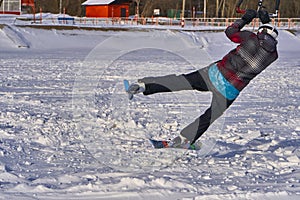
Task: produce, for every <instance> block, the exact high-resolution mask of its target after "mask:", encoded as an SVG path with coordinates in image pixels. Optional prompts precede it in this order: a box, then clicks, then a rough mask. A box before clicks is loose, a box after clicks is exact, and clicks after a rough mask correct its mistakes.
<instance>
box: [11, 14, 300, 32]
mask: <svg viewBox="0 0 300 200" xmlns="http://www.w3.org/2000/svg"><path fill="white" fill-rule="evenodd" d="M236 19H237V18H193V19H192V18H185V20H184V21H182V20H180V19H174V18H165V17H156V18H154V17H153V18H86V17H66V18H64V17H59V18H44V19H40V18H39V19H36V20H35V22H33V20H32V19H26V20H24V19H23V20H16V23H19V21H23V23H25V21H27V22H29V23H30V24H32V23H39V24H45V25H46V24H52V25H69V26H91V27H97V26H116V25H121V26H149V25H157V26H179V27H195V28H197V27H220V28H222V27H226V26H228V25H230V24H231V23H232V22H234V21H235V20H236ZM271 23H272V24H274V25H276V26H277V27H280V28H283V29H300V18H276V19H272V22H271ZM258 26H259V20H258V19H256V20H254V21H252V22H251V23H250V24H249V25H248V27H254V28H255V27H258Z"/></svg>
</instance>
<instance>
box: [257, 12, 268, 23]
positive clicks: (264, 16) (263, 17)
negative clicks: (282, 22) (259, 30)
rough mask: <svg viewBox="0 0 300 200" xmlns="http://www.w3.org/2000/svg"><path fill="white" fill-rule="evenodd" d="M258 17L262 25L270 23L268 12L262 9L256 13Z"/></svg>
mask: <svg viewBox="0 0 300 200" xmlns="http://www.w3.org/2000/svg"><path fill="white" fill-rule="evenodd" d="M258 17H259V19H260V21H261V23H263V24H267V23H269V22H270V21H271V19H270V16H269V13H268V11H266V10H263V9H260V10H259V11H258Z"/></svg>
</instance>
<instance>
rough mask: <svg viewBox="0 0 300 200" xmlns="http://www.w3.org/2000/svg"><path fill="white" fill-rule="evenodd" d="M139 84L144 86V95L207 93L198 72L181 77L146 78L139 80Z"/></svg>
mask: <svg viewBox="0 0 300 200" xmlns="http://www.w3.org/2000/svg"><path fill="white" fill-rule="evenodd" d="M139 82H142V83H144V84H145V91H144V95H150V94H155V93H161V92H175V91H181V90H199V91H208V87H207V84H206V81H205V79H204V78H203V77H202V75H201V74H200V71H195V72H192V73H190V74H182V75H175V74H171V75H167V76H161V77H146V78H143V79H140V80H139Z"/></svg>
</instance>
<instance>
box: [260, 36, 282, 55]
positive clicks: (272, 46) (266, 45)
mask: <svg viewBox="0 0 300 200" xmlns="http://www.w3.org/2000/svg"><path fill="white" fill-rule="evenodd" d="M257 37H258V40H259V45H260V46H261V47H262V48H263V49H265V50H266V51H268V52H274V51H276V46H277V43H278V42H277V40H275V39H274V38H273V37H272V36H271V35H269V34H267V33H258V34H257Z"/></svg>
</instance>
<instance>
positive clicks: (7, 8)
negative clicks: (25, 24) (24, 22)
mask: <svg viewBox="0 0 300 200" xmlns="http://www.w3.org/2000/svg"><path fill="white" fill-rule="evenodd" d="M30 7H34V0H3V1H2V3H1V5H0V14H17V15H19V14H21V13H22V10H23V9H27V8H30Z"/></svg>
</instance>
